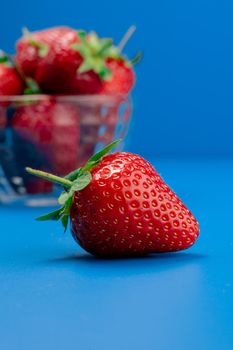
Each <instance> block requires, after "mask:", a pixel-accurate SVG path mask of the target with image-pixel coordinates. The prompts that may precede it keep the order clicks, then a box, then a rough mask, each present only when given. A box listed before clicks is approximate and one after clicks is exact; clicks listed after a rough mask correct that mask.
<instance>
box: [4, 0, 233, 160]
mask: <svg viewBox="0 0 233 350" xmlns="http://www.w3.org/2000/svg"><path fill="white" fill-rule="evenodd" d="M232 15H233V2H232V1H230V0H221V1H220V0H218V1H216V0H212V1H211V0H189V1H185V0H177V1H172V0H163V1H152V0H144V1H127V0H119V1H117V2H111V1H109V0H108V1H107V0H99V1H91V0H90V1H76V0H66V1H61V0H59V1H55V0H50V1H47V0H40V1H38V0H35V1H33V2H32V1H29V0H24V1H21V2H20V3H19V2H17V1H16V0H13V1H11V2H10V1H4V2H3V3H2V4H1V21H0V33H1V39H0V47H2V48H3V49H5V50H7V51H11V52H13V50H14V42H15V40H16V39H17V38H18V37H19V36H20V33H21V28H22V27H24V26H27V27H28V28H29V29H30V30H36V29H41V28H43V27H49V26H54V25H60V24H66V25H70V26H73V27H75V28H84V29H87V30H88V29H95V30H96V31H97V32H99V33H100V34H101V35H103V36H105V35H106V36H112V37H114V38H115V39H116V43H117V42H119V40H120V38H121V36H122V35H123V33H124V32H125V31H126V29H127V28H128V27H129V25H131V24H135V25H136V26H137V28H138V30H137V32H136V34H135V36H134V37H133V38H132V39H131V41H130V42H129V43H128V45H127V48H126V52H127V53H128V54H129V55H133V54H134V53H135V52H136V51H137V50H138V49H142V50H143V51H144V53H145V55H144V59H143V61H142V63H141V64H140V65H139V66H138V67H137V76H138V81H137V86H136V88H135V90H134V94H133V97H134V105H135V111H134V121H133V124H132V128H131V135H130V140H131V150H133V151H136V152H139V153H143V154H144V155H145V156H150V155H157V156H159V155H175V156H176V155H180V156H194V157H195V156H216V155H217V156H232V155H233V141H232V128H233V118H232V115H233V103H232V96H233V83H232V82H233V22H232Z"/></svg>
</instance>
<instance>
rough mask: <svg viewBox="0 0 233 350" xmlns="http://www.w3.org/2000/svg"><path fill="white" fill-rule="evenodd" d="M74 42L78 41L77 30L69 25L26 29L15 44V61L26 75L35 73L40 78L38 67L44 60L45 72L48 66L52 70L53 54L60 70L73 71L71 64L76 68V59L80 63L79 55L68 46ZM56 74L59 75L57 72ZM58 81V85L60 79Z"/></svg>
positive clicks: (31, 75)
mask: <svg viewBox="0 0 233 350" xmlns="http://www.w3.org/2000/svg"><path fill="white" fill-rule="evenodd" d="M76 42H78V36H77V32H76V31H75V30H73V29H71V28H69V27H56V28H49V29H45V30H42V31H38V32H32V33H29V32H28V31H27V30H26V32H25V33H24V35H23V37H22V38H21V39H20V40H19V41H18V42H17V44H16V56H15V62H16V63H17V65H18V66H19V67H20V68H21V70H22V71H23V73H24V74H25V75H26V76H27V77H31V78H33V79H35V77H36V75H38V76H39V79H40V75H41V73H40V72H38V69H39V68H40V69H41V67H42V68H43V66H44V65H45V63H44V61H45V60H46V62H47V64H48V67H46V68H48V69H47V70H46V74H48V71H49V68H50V69H52V70H53V65H54V62H53V59H54V56H55V58H56V60H57V61H56V62H57V68H59V67H60V66H61V67H62V70H65V71H66V70H67V71H68V72H69V71H72V72H73V66H74V69H76V68H77V67H76V61H77V60H78V65H79V64H80V63H81V62H80V55H79V54H78V53H77V52H74V50H72V49H71V48H70V45H71V44H74V43H76ZM38 67H39V68H38ZM57 74H58V75H59V72H57ZM48 79H49V78H48ZM42 83H43V82H42ZM58 83H59V86H60V85H61V81H59V82H58Z"/></svg>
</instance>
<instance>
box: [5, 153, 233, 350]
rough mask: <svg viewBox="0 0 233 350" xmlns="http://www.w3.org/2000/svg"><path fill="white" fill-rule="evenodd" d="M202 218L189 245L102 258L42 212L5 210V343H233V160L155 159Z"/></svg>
mask: <svg viewBox="0 0 233 350" xmlns="http://www.w3.org/2000/svg"><path fill="white" fill-rule="evenodd" d="M153 164H154V165H155V166H156V168H157V169H158V171H159V172H160V173H161V174H162V176H163V177H164V179H165V180H166V181H167V182H168V184H169V185H170V186H171V187H172V188H173V189H174V190H175V191H176V192H177V194H178V195H179V196H180V197H181V198H182V199H183V200H184V202H185V203H186V204H187V206H189V207H190V209H191V210H192V211H193V213H194V214H195V216H196V217H197V218H198V220H199V222H200V226H201V235H200V238H199V240H198V241H197V243H196V245H195V246H193V247H192V248H190V249H189V250H187V251H184V252H180V253H173V254H160V255H151V256H148V257H145V258H133V259H121V260H100V259H96V258H94V257H92V256H90V255H89V254H88V253H86V252H84V251H83V250H82V249H81V248H79V247H78V246H77V244H76V243H75V242H74V241H73V239H72V237H71V235H70V234H69V233H67V234H66V235H64V234H63V232H62V229H61V227H60V225H59V224H57V223H54V222H47V223H38V222H36V221H34V219H33V218H34V217H35V216H38V215H40V214H42V213H43V212H44V211H45V210H46V209H42V208H40V209H37V208H12V207H11V208H10V207H1V208H0V219H1V231H0V349H1V350H21V349H22V350H29V349H30V350H37V349H38V350H39V349H40V350H42V349H43V350H47V349H50V350H51V349H56V350H60V349H81V350H100V349H101V350H115V349H123V350H124V349H127V350H128V349H136V350H137V349H158V350H165V349H166V350H169V349H179V350H183V349H185V350H186V349H191V350H194V349H199V350H200V349H201V350H202V349H203V350H204V349H205V350H209V349H211V350H215V349H218V350H219V349H221V350H228V349H229V350H232V349H233V272H232V269H233V228H232V227H233V226H232V217H233V214H232V213H233V206H232V198H233V185H232V179H233V161H232V160H230V159H228V160H227V159H226V160H224V159H222V160H218V159H202V160H200V159H199V160H197V159H196V160H195V159H193V160H185V159H183V160H179V159H157V160H156V161H153Z"/></svg>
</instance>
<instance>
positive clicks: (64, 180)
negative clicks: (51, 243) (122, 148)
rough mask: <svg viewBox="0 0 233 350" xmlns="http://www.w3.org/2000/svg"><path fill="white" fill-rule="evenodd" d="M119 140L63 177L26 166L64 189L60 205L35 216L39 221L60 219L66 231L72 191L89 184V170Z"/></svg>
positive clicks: (59, 201) (90, 176) (30, 171)
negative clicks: (49, 211) (46, 212)
mask: <svg viewBox="0 0 233 350" xmlns="http://www.w3.org/2000/svg"><path fill="white" fill-rule="evenodd" d="M120 141H121V140H115V141H113V142H112V143H110V144H109V145H107V146H106V147H104V148H103V149H102V150H100V151H99V152H97V153H95V154H94V155H93V156H92V157H91V158H90V159H89V160H88V161H87V163H86V164H85V165H84V166H83V167H82V168H78V169H76V170H74V171H72V172H71V173H69V174H68V175H67V176H65V177H59V176H56V175H53V174H50V173H47V172H44V171H41V170H35V169H32V168H26V171H27V172H28V173H29V174H31V175H35V176H38V177H41V178H42V179H45V180H48V181H51V182H54V183H56V184H59V185H61V186H62V187H63V188H64V191H63V192H62V193H61V195H60V196H59V198H58V203H59V204H60V205H61V207H60V208H59V209H57V210H55V211H53V212H51V213H48V214H45V215H43V216H40V217H38V218H37V220H39V221H45V220H61V222H62V225H63V227H64V230H65V231H66V229H67V226H68V222H69V216H70V208H71V205H72V203H73V198H74V193H75V192H76V191H81V190H83V189H84V188H85V187H87V186H88V185H89V183H90V182H91V181H92V175H91V170H92V169H93V168H94V167H96V166H97V165H98V164H99V163H100V162H101V160H102V158H103V157H104V156H105V155H106V154H107V153H109V152H110V151H111V150H112V148H113V147H115V146H116V145H117V144H118V143H119V142H120Z"/></svg>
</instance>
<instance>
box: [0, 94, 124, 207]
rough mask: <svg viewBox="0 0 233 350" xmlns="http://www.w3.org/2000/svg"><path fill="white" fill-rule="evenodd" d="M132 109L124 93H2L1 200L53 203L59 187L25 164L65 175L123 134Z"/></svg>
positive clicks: (8, 202) (38, 203)
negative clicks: (12, 94) (35, 175)
mask: <svg viewBox="0 0 233 350" xmlns="http://www.w3.org/2000/svg"><path fill="white" fill-rule="evenodd" d="M130 115H131V103H130V100H129V99H128V97H127V96H122V95H114V96H102V95H90V96H87V95H83V96H50V95H28V96H12V97H6V96H0V203H1V204H20V205H23V204H24V205H28V206H46V205H53V204H55V203H56V198H57V191H58V188H57V187H56V186H55V185H53V184H50V183H49V182H47V181H45V180H42V179H39V178H36V177H34V176H32V175H29V174H27V173H26V171H25V167H26V166H30V167H32V168H36V169H41V170H45V171H48V172H53V173H55V174H57V175H60V176H65V175H66V174H68V173H69V172H71V171H72V170H74V169H76V168H78V167H79V166H82V165H83V164H84V163H85V162H86V161H87V159H88V158H89V157H90V156H91V155H92V154H93V153H94V152H96V151H98V150H99V149H101V148H103V147H104V146H105V145H107V144H108V143H110V142H111V141H112V140H114V139H116V138H122V139H123V140H124V138H125V135H126V133H127V130H128V126H129V120H130ZM122 147H123V142H122V143H120V144H119V145H118V149H117V150H120V149H122Z"/></svg>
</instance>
